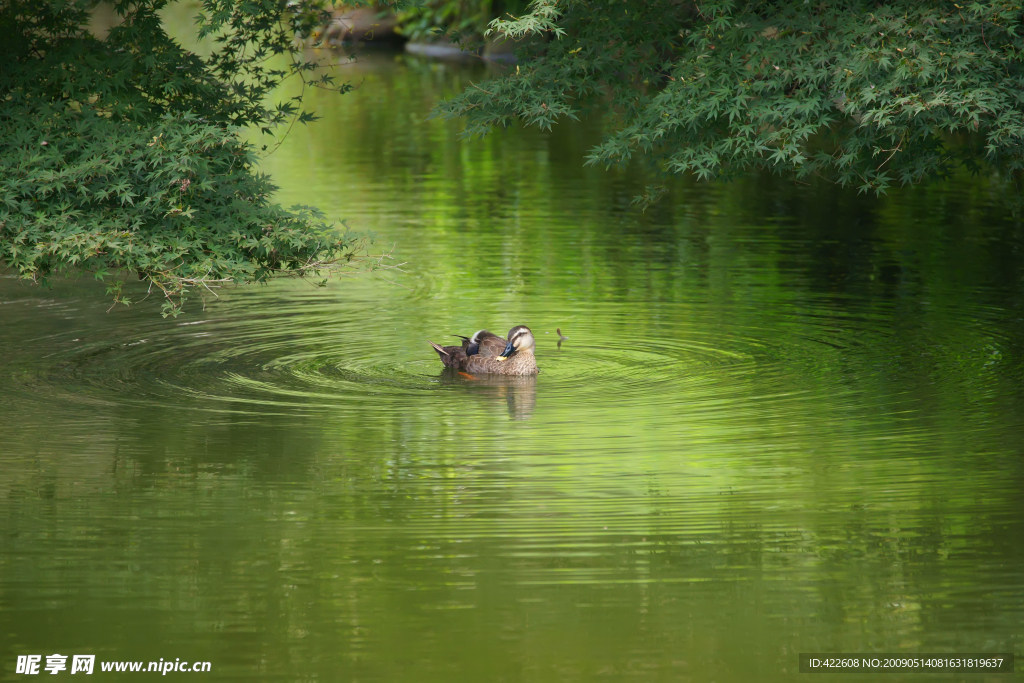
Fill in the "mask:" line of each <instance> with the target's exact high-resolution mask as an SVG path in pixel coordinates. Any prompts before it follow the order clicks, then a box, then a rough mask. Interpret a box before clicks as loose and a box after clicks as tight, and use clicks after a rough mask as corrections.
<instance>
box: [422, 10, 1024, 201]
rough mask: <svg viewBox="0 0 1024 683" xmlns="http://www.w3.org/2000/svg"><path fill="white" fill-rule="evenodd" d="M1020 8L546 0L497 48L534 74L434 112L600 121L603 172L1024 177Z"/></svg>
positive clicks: (514, 23) (856, 181)
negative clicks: (626, 168) (515, 51)
mask: <svg viewBox="0 0 1024 683" xmlns="http://www.w3.org/2000/svg"><path fill="white" fill-rule="evenodd" d="M1021 18H1022V12H1021V5H1020V4H1019V3H1014V2H1006V1H1003V0H995V1H993V2H975V3H971V4H969V5H965V6H963V7H961V6H958V5H956V4H954V3H940V4H933V3H915V2H911V1H910V0H901V1H899V2H891V3H885V4H877V3H874V2H845V3H826V2H816V3H813V4H812V3H806V2H802V1H796V0H793V1H791V2H784V3H774V2H773V3H769V2H754V3H745V4H741V3H735V2H729V1H725V2H701V3H699V4H695V3H677V2H674V1H658V0H655V1H654V2H637V1H634V0H626V1H625V2H622V1H612V2H601V1H598V2H594V1H591V0H535V2H533V4H531V6H530V12H529V14H527V15H526V16H522V17H518V18H515V19H507V18H506V19H499V20H496V21H495V22H493V23H492V24H491V30H492V31H493V32H495V33H498V34H501V35H504V36H507V37H510V38H516V39H519V40H525V41H526V42H525V44H524V46H523V47H522V49H521V50H519V56H520V58H521V60H520V64H519V67H518V68H517V69H516V71H515V72H514V73H512V72H510V73H509V74H508V75H506V76H504V77H503V78H499V79H496V80H493V81H488V82H487V83H486V84H482V85H479V86H475V87H472V88H469V89H467V90H466V91H465V92H463V93H462V94H461V95H459V96H457V97H455V98H452V99H451V100H449V101H448V102H445V103H444V104H442V105H441V106H439V107H438V108H437V110H436V112H435V114H436V115H438V116H441V117H445V118H451V117H465V118H466V120H467V122H468V126H467V132H468V133H469V134H481V133H484V132H486V131H487V130H489V129H490V128H491V127H493V126H496V125H498V126H503V125H508V124H509V123H510V122H511V121H512V120H513V119H516V118H518V119H521V120H523V121H524V122H525V123H527V124H529V125H536V126H540V127H542V128H546V127H549V126H551V125H552V124H553V123H554V122H555V121H556V120H558V119H559V118H561V117H568V118H575V117H578V116H581V115H583V114H585V113H588V112H595V111H599V112H601V113H602V115H603V116H604V117H605V120H606V122H607V124H608V133H607V135H606V136H605V138H604V140H603V141H602V142H601V143H600V144H599V145H598V146H596V147H595V148H594V149H593V150H592V152H591V154H590V156H589V159H588V161H589V163H593V164H601V165H606V166H608V165H618V164H625V163H628V162H630V161H633V160H639V161H641V162H643V163H645V164H647V165H649V166H651V167H652V168H653V169H654V170H655V171H656V172H657V173H661V174H693V175H696V176H697V177H698V178H723V177H725V178H728V177H730V176H732V175H735V174H737V173H741V172H745V171H747V170H749V169H769V170H772V171H774V172H778V173H788V174H792V175H794V176H795V177H797V178H805V177H808V176H811V175H815V176H820V177H824V178H827V179H829V180H832V181H833V182H836V183H839V184H841V185H853V186H855V187H858V188H859V189H861V190H862V191H873V192H876V193H881V192H884V191H885V190H886V188H888V187H889V186H891V185H892V184H893V183H900V184H908V183H917V182H921V181H923V180H926V179H929V178H936V177H947V176H949V175H950V174H952V173H953V172H954V171H955V170H956V169H958V168H967V169H968V170H971V171H974V172H976V171H978V170H979V169H980V168H981V164H983V163H984V164H986V165H988V166H990V167H992V168H996V169H998V170H1000V171H1002V172H1006V173H1009V174H1014V175H1017V174H1020V173H1021V172H1022V170H1024V146H1022V143H1024V68H1022V67H1024V63H1022V57H1021V55H1022V53H1024V34H1022V31H1021Z"/></svg>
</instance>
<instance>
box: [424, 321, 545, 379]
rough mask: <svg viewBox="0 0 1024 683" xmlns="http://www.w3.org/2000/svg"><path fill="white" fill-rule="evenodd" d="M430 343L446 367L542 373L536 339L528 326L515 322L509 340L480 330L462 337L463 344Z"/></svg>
mask: <svg viewBox="0 0 1024 683" xmlns="http://www.w3.org/2000/svg"><path fill="white" fill-rule="evenodd" d="M456 336H461V335H456ZM430 345H431V346H433V347H434V350H435V351H437V354H438V356H440V357H441V362H442V363H443V364H444V366H445V367H448V368H457V369H459V370H461V371H463V372H467V373H479V374H496V375H536V374H537V373H538V372H540V371H539V370H538V369H537V360H536V359H535V358H534V355H533V351H534V349H535V348H536V346H537V341H536V340H535V339H534V338H533V333H532V332H530V328H529V327H527V326H525V325H516V326H515V327H513V328H512V329H511V330H509V331H508V337H507V339H502V338H501V337H499V336H498V335H496V334H494V333H492V332H488V331H487V330H480V331H479V332H477V333H475V334H474V335H473V336H472V337H462V345H461V346H439V345H437V344H435V343H434V342H430Z"/></svg>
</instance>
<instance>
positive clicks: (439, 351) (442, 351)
mask: <svg viewBox="0 0 1024 683" xmlns="http://www.w3.org/2000/svg"><path fill="white" fill-rule="evenodd" d="M427 343H428V344H430V345H431V346H433V347H434V350H435V351H437V355H439V356H441V362H444V361H447V360H449V359H450V358H451V354H450V353H448V352H447V351H445V349H444V347H443V346H438V345H437V344H435V343H434V342H432V341H430V340H429V339H428V340H427Z"/></svg>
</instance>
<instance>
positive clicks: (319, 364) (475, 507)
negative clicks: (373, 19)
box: [0, 53, 1024, 683]
mask: <svg viewBox="0 0 1024 683" xmlns="http://www.w3.org/2000/svg"><path fill="white" fill-rule="evenodd" d="M344 69H346V71H345V72H344V73H346V74H349V75H350V77H351V78H352V79H353V80H354V81H355V82H357V83H360V84H361V87H360V88H359V89H358V90H357V91H356V92H354V93H351V94H348V95H345V96H341V97H338V96H334V95H331V94H328V93H323V94H318V95H315V96H314V101H315V106H316V109H317V110H318V113H320V114H321V115H322V116H323V119H322V120H320V121H319V122H317V123H315V124H313V125H311V126H310V127H308V128H296V129H295V130H294V131H292V133H291V135H290V136H289V137H288V138H287V140H286V142H285V143H284V144H283V145H282V146H281V148H280V149H278V150H277V151H276V152H274V153H273V154H272V155H271V156H270V157H269V158H268V159H267V161H266V163H265V169H266V170H267V171H268V172H269V173H271V174H272V175H273V176H274V178H275V180H276V181H277V182H278V184H279V185H280V186H281V191H280V199H281V200H282V202H284V203H289V204H290V203H295V202H298V203H304V204H312V205H316V206H318V207H319V208H321V209H323V210H324V211H325V212H327V213H328V214H329V215H331V216H336V217H339V218H345V219H346V220H347V221H348V222H349V224H350V225H351V226H352V227H353V228H355V229H360V230H372V231H374V232H375V233H376V234H377V236H378V238H379V242H378V243H377V245H376V248H377V249H384V250H391V249H392V247H393V255H394V256H395V257H396V260H395V261H394V263H400V262H406V265H405V266H403V269H404V270H405V271H407V272H405V273H403V272H398V271H388V272H385V273H383V277H385V278H386V280H385V279H381V278H378V277H363V278H357V279H352V280H344V281H340V282H338V281H333V282H332V283H331V284H330V285H329V286H328V287H326V288H322V289H318V288H315V287H312V286H310V285H309V284H307V283H304V282H301V281H279V282H275V283H273V284H272V285H270V286H266V287H252V288H247V289H236V290H232V291H224V292H220V293H219V294H220V298H213V297H209V296H208V297H207V298H208V300H207V302H206V305H205V309H204V308H203V306H202V304H201V302H199V301H198V300H197V301H195V302H193V304H192V305H190V307H189V308H188V309H186V312H185V314H184V315H182V316H181V317H180V318H178V319H175V320H164V319H161V318H160V317H159V315H158V314H157V305H156V304H154V305H152V306H150V305H149V303H148V302H147V303H144V304H142V305H139V306H133V307H131V308H128V309H124V308H116V309H114V310H112V311H110V312H109V313H107V312H106V310H107V307H108V304H107V302H106V300H105V296H104V292H103V288H102V287H101V286H99V285H96V284H94V283H91V282H90V281H89V280H88V279H86V278H83V279H82V280H79V281H77V282H60V283H57V285H56V286H55V287H54V288H53V289H51V290H43V289H39V288H31V287H28V286H25V285H23V284H21V283H20V282H18V281H16V280H14V279H12V278H10V277H7V278H5V279H2V280H0V416H2V417H0V431H2V439H0V472H2V477H0V520H2V533H0V628H2V633H3V637H2V638H0V677H4V678H7V677H11V678H15V675H14V673H13V672H14V662H15V659H16V656H17V655H22V654H32V653H38V654H43V655H48V654H51V653H55V652H56V653H63V654H95V655H96V656H97V658H98V660H146V661H150V660H157V659H159V658H164V659H165V660H174V659H175V658H180V659H183V660H186V661H188V660H206V661H210V662H211V664H212V673H211V674H206V675H205V677H204V678H206V679H209V680H228V679H237V680H281V681H298V680H313V679H318V680H326V681H348V680H352V681H356V680H358V681H417V682H423V681H513V680H517V681H518V680H522V681H558V682H565V681H590V680H651V681H695V682H708V681H717V682H718V683H724V682H733V681H735V682H746V681H783V680H794V679H795V678H796V677H797V673H796V671H797V654H798V653H800V652H866V651H874V652H886V651H898V652H908V653H915V652H917V653H921V652H971V651H986V652H1012V651H1016V652H1018V653H1019V652H1020V650H1021V642H1022V636H1024V626H1022V625H1024V543H1022V541H1024V498H1022V495H1021V492H1022V486H1024V459H1022V456H1024V438H1022V437H1024V297H1022V294H1024V238H1022V235H1021V232H1020V230H1019V228H1017V227H1015V226H1014V224H1013V223H1011V222H1009V221H1008V220H1006V219H1005V217H1004V215H1003V212H1002V211H1001V210H1000V209H999V203H998V196H997V195H998V193H996V192H995V191H994V190H991V189H990V188H987V187H986V186H985V185H983V184H978V183H973V184H972V183H970V182H966V181H960V182H951V183H949V184H947V185H944V186H940V187H938V186H937V187H930V188H925V189H919V190H915V191H913V192H895V193H893V194H892V195H890V196H889V197H888V198H885V199H884V200H881V201H879V200H876V199H873V198H870V197H858V196H856V195H855V194H853V193H848V192H839V191H836V190H834V189H830V188H827V187H823V186H819V187H798V186H795V185H793V184H792V183H789V182H786V181H783V180H779V179H773V178H750V179H747V180H744V181H741V182H737V183H733V184H728V185H708V184H699V183H678V184H675V185H673V186H672V188H671V192H670V193H669V195H668V196H667V197H666V199H665V200H664V201H662V202H661V203H660V204H659V205H658V206H656V207H655V208H652V209H649V210H648V211H647V212H645V213H640V212H637V211H635V210H632V209H631V208H630V206H629V204H630V200H631V198H632V197H633V196H634V195H636V194H638V193H639V192H640V191H641V190H642V187H643V181H642V179H640V178H638V177H637V176H636V174H634V173H631V172H627V171H615V172H605V171H604V170H600V169H592V168H584V167H583V165H582V162H583V155H584V154H585V152H586V150H587V148H588V146H589V145H591V144H592V143H593V142H594V141H595V140H596V139H597V135H598V132H599V130H598V127H597V124H580V125H571V126H563V127H560V128H558V129H556V130H555V131H553V132H552V133H543V132H539V131H536V130H521V129H509V130H507V131H503V132H500V133H497V134H495V135H493V136H490V137H488V138H485V139H482V140H473V141H468V140H462V139H460V138H459V135H458V133H459V127H458V125H457V124H451V123H442V122H437V121H430V122H428V121H425V120H424V117H425V115H426V113H427V112H428V111H429V110H430V107H431V106H432V104H433V103H434V102H436V101H437V99H438V98H439V97H441V96H443V95H444V94H445V93H451V92H455V91H457V90H458V89H459V88H462V87H465V86H466V85H468V84H469V83H470V82H477V81H478V80H479V79H482V78H485V77H486V73H485V72H484V71H483V70H482V68H481V67H480V66H478V65H457V64H444V63H439V62H430V61H423V60H419V59H415V58H408V57H405V56H402V55H396V54H390V53H383V54H369V55H367V56H365V57H364V58H363V59H362V61H360V62H359V63H358V64H357V65H354V66H346V67H344ZM516 324H527V325H529V326H530V327H531V328H532V329H533V331H534V333H535V335H536V337H537V339H538V348H537V358H538V364H539V366H540V367H541V369H542V371H541V374H540V375H539V376H538V377H537V378H536V379H532V380H526V381H524V380H520V381H513V382H499V381H493V380H487V379H486V378H476V379H475V380H474V379H472V378H468V377H462V376H458V375H455V376H451V375H446V374H443V373H442V372H441V368H440V364H439V362H438V360H437V357H436V354H434V352H433V351H432V350H431V349H430V347H429V346H428V345H427V341H426V340H427V339H432V340H434V341H439V342H444V341H446V340H451V337H450V336H449V335H451V334H453V333H462V334H468V333H472V332H473V331H474V330H477V329H479V328H481V327H487V328H489V329H491V330H493V331H497V332H500V333H504V332H505V331H506V330H507V329H508V328H510V327H512V326H513V325H516ZM556 328H561V330H562V332H563V334H565V335H566V336H567V337H568V339H566V340H565V341H563V342H562V343H561V344H560V345H559V343H558V341H559V340H558V336H557V335H556V333H555V330H556ZM449 343H450V341H449ZM101 675H102V674H101ZM111 676H113V675H111ZM1018 676H1019V674H1018ZM175 677H178V678H188V677H189V676H188V675H186V674H170V678H175ZM17 678H19V679H20V677H17ZM910 678H914V679H915V680H917V678H916V677H914V676H907V677H905V678H904V677H901V676H899V675H893V676H891V677H890V679H891V680H894V681H895V680H910ZM1004 678H1005V677H1004ZM954 679H955V680H960V679H961V678H957V677H954ZM964 679H965V680H979V679H978V678H977V677H973V678H972V677H966V678H964ZM1000 680H1003V678H1000Z"/></svg>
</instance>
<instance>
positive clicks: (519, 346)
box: [498, 325, 537, 360]
mask: <svg viewBox="0 0 1024 683" xmlns="http://www.w3.org/2000/svg"><path fill="white" fill-rule="evenodd" d="M506 339H508V344H506V345H505V350H504V351H502V352H501V355H500V356H498V360H505V359H506V358H508V357H509V356H511V355H512V354H513V353H533V347H534V346H536V345H537V342H536V340H534V338H533V332H530V328H529V327H527V326H526V325H516V326H515V327H513V328H512V329H511V330H509V331H508V336H507V337H506Z"/></svg>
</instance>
